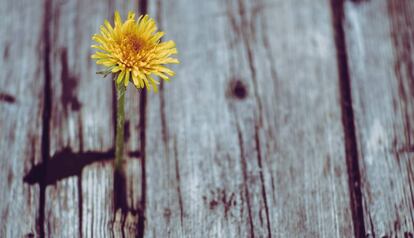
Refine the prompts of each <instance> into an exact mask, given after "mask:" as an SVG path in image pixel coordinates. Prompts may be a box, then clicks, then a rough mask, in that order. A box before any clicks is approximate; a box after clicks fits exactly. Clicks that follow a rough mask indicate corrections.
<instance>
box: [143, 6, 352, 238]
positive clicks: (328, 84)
mask: <svg viewBox="0 0 414 238" xmlns="http://www.w3.org/2000/svg"><path fill="white" fill-rule="evenodd" d="M296 6H300V7H299V8H298V7H296ZM329 6H330V4H329V2H328V1H323V0H320V1H319V0H318V1H312V2H309V1H276V0H275V1H244V0H240V1H232V0H228V1H226V2H225V3H224V2H223V1H218V0H217V1H191V2H189V1H184V0H177V1H174V3H172V2H167V1H156V2H155V1H150V2H149V13H150V14H154V15H156V16H157V18H158V22H159V23H160V24H161V28H162V29H163V30H165V31H166V32H167V36H166V39H174V40H176V42H177V47H178V50H179V52H180V54H179V58H180V60H181V62H182V63H181V64H180V65H178V66H175V67H174V68H175V69H176V70H177V76H176V77H175V79H173V82H172V83H171V84H169V83H165V84H163V87H162V89H161V92H160V94H159V95H153V94H151V95H149V98H148V101H147V111H146V116H147V119H146V122H147V123H146V151H145V155H146V165H147V168H146V171H147V173H146V179H147V205H146V213H145V214H146V221H147V223H146V225H147V226H146V228H145V235H146V236H147V237H168V236H170V237H200V235H201V234H202V235H201V236H206V237H270V236H275V237H289V236H290V237H304V236H306V237H350V236H352V235H353V226H352V217H351V208H350V201H349V195H348V184H347V181H348V177H347V172H346V163H345V155H344V133H343V128H342V124H341V110H340V103H339V89H338V72H337V69H336V50H335V45H334V39H333V29H332V17H331V13H330V9H329Z"/></svg>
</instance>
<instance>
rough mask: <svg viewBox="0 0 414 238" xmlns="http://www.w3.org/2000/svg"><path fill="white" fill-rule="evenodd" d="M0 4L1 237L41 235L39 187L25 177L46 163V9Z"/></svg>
mask: <svg viewBox="0 0 414 238" xmlns="http://www.w3.org/2000/svg"><path fill="white" fill-rule="evenodd" d="M0 5H1V7H0V15H1V16H2V20H1V21H0V36H1V37H0V72H1V74H2V76H1V79H0V135H1V136H0V152H1V155H0V164H1V166H0V187H1V189H0V215H1V225H0V237H10V238H11V237H24V236H26V235H32V236H33V235H36V236H37V235H38V234H39V233H38V231H39V229H38V227H37V225H38V223H37V219H38V218H39V213H38V210H39V209H38V207H39V187H38V186H37V185H34V186H30V185H29V184H27V183H24V182H23V178H24V177H25V175H26V174H27V173H28V171H29V170H30V168H31V167H32V166H34V165H35V164H38V163H39V162H40V161H41V160H42V149H41V147H42V139H41V138H42V128H43V127H42V113H43V105H44V103H43V102H44V97H43V94H42V92H43V89H44V82H45V80H44V77H45V76H44V60H43V59H44V55H43V48H44V44H43V41H42V38H43V30H44V28H43V25H42V23H43V18H44V11H43V4H41V3H39V4H31V3H30V1H25V0H17V1H15V0H2V1H0ZM28 5H30V6H31V7H27V6H28ZM34 22H35V23H36V24H33V23H34Z"/></svg>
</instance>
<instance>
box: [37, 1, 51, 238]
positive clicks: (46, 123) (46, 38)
mask: <svg viewBox="0 0 414 238" xmlns="http://www.w3.org/2000/svg"><path fill="white" fill-rule="evenodd" d="M43 7H44V18H43V23H42V24H43V26H42V27H43V29H42V31H43V34H42V36H41V39H39V40H40V42H39V44H40V45H41V47H42V54H43V55H42V56H43V63H44V65H43V67H44V74H45V75H44V92H43V95H44V96H43V97H44V105H43V113H42V142H41V154H42V164H44V166H42V167H39V168H40V169H39V172H38V173H39V176H38V179H39V190H40V191H39V212H38V213H39V214H38V219H37V224H36V226H37V232H38V233H39V236H40V238H43V237H44V236H45V230H44V222H45V200H46V197H45V196H46V179H47V178H46V173H45V172H46V167H47V164H48V161H49V159H50V155H49V149H50V138H49V137H50V134H49V133H50V121H51V109H52V99H51V98H52V95H51V94H52V87H51V77H52V76H51V69H50V32H49V21H50V19H51V7H52V2H51V1H50V0H45V1H44V6H43Z"/></svg>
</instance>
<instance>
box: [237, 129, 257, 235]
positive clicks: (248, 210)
mask: <svg viewBox="0 0 414 238" xmlns="http://www.w3.org/2000/svg"><path fill="white" fill-rule="evenodd" d="M236 126H237V137H238V140H239V145H240V162H241V166H242V171H243V188H244V193H245V194H244V195H245V197H246V203H247V212H248V215H249V225H250V237H251V238H254V237H255V236H254V225H253V217H252V209H251V204H250V197H249V194H250V193H249V188H248V185H247V178H248V176H247V164H246V158H245V155H244V153H245V152H244V146H243V143H244V142H243V135H242V132H241V129H240V125H239V124H238V123H237V125H236Z"/></svg>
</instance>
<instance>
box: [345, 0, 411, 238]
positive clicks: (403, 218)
mask: <svg viewBox="0 0 414 238" xmlns="http://www.w3.org/2000/svg"><path fill="white" fill-rule="evenodd" d="M344 29H345V33H346V40H347V41H346V43H347V49H348V51H347V53H348V58H349V65H350V78H351V85H352V97H353V109H354V112H355V123H356V130H357V135H358V146H359V158H360V168H361V174H362V177H361V178H362V193H363V201H362V202H363V205H364V223H365V227H366V230H367V234H369V236H370V237H412V236H413V235H414V233H413V231H414V226H413V224H414V219H413V216H414V213H413V209H414V203H413V201H414V195H413V189H412V187H413V184H414V174H413V169H414V167H413V163H412V159H413V153H412V152H413V141H412V140H413V132H414V129H413V127H412V126H411V124H412V122H413V120H414V104H413V102H414V100H413V95H414V94H413V92H414V91H413V90H414V87H413V82H414V74H413V72H414V71H413V70H414V64H413V62H414V2H413V1H411V0H390V1H386V0H378V1H358V2H350V1H347V2H346V5H345V24H344Z"/></svg>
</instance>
